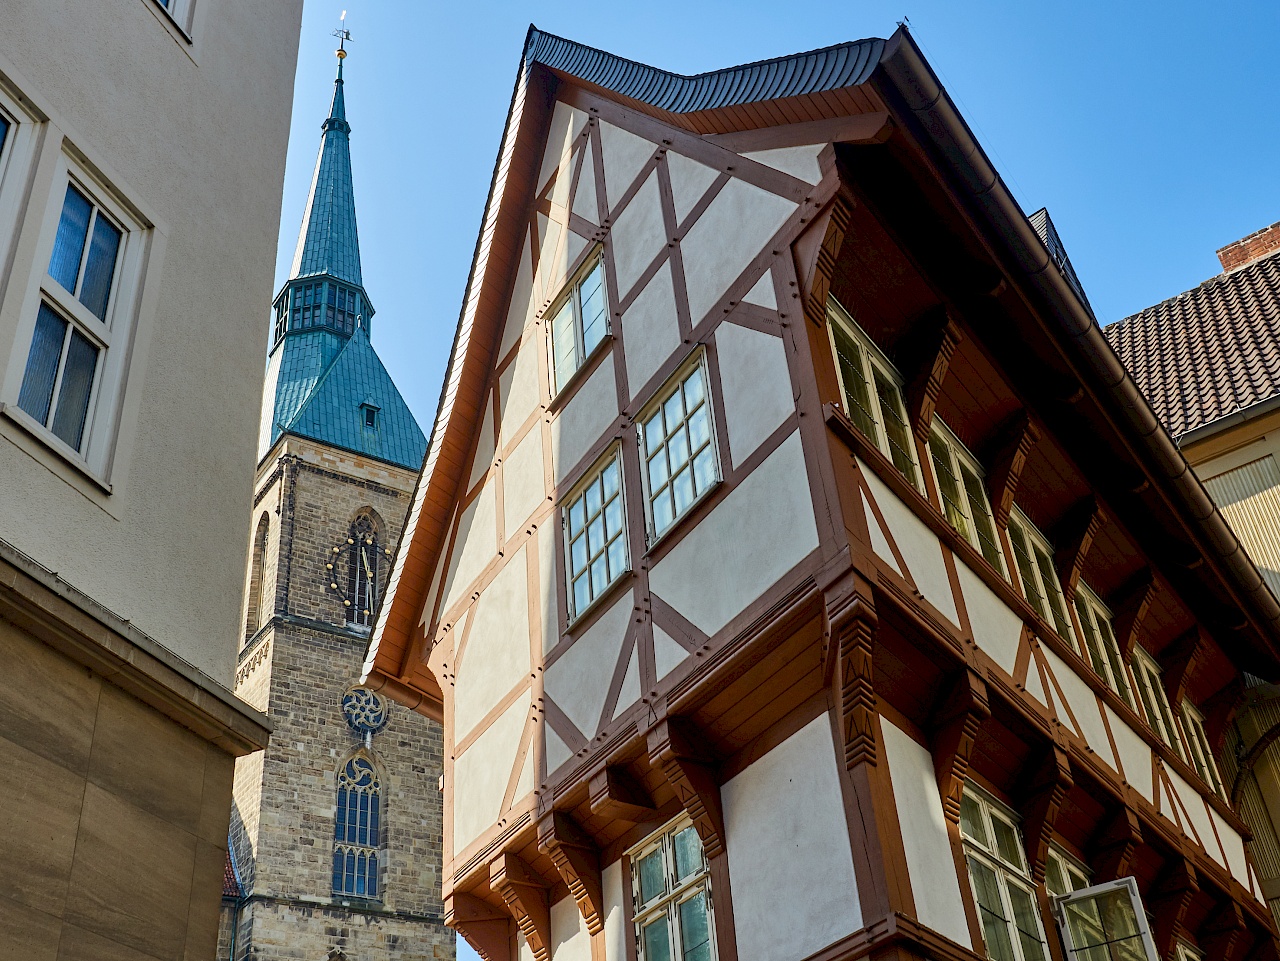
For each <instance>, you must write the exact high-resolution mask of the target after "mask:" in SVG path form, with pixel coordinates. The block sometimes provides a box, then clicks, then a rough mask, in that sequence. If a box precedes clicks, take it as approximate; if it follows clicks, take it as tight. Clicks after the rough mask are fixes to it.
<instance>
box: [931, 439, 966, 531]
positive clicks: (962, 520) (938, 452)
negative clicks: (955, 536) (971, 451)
mask: <svg viewBox="0 0 1280 961" xmlns="http://www.w3.org/2000/svg"><path fill="white" fill-rule="evenodd" d="M929 456H930V457H931V458H932V460H933V476H934V477H936V478H937V480H938V493H939V494H941V495H942V512H943V513H944V514H946V515H947V521H948V522H949V523H950V524H951V526H952V527H954V528H955V529H956V530H957V531H959V532H960V536H961V537H963V538H964V539H965V540H969V539H970V533H969V521H968V518H966V517H965V512H964V507H963V506H962V505H961V503H960V480H959V478H957V477H956V475H955V472H954V471H953V470H952V469H951V451H950V449H949V448H948V447H947V442H946V441H944V440H943V439H942V438H941V437H939V436H938V435H937V434H933V435H931V436H930V437H929Z"/></svg>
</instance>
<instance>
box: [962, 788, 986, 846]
mask: <svg viewBox="0 0 1280 961" xmlns="http://www.w3.org/2000/svg"><path fill="white" fill-rule="evenodd" d="M960 832H961V833H962V834H963V835H964V836H965V837H967V838H972V839H973V840H975V841H977V842H978V843H979V844H981V845H982V846H983V847H989V846H990V844H991V842H990V841H988V840H987V829H986V827H985V825H984V823H983V817H982V805H980V804H979V803H978V802H977V801H976V800H975V799H974V798H973V797H972V796H970V795H968V794H966V795H965V796H964V797H963V798H961V800H960Z"/></svg>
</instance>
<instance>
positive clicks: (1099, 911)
mask: <svg viewBox="0 0 1280 961" xmlns="http://www.w3.org/2000/svg"><path fill="white" fill-rule="evenodd" d="M1066 917H1067V930H1068V931H1069V932H1070V934H1071V943H1072V947H1073V948H1075V953H1076V957H1077V958H1080V959H1086V961H1092V959H1094V958H1097V959H1098V961H1146V958H1147V955H1146V952H1145V950H1144V949H1143V944H1142V935H1141V934H1140V933H1139V929H1138V919H1137V917H1136V915H1135V914H1134V911H1133V905H1132V903H1131V902H1130V900H1129V895H1128V893H1127V892H1125V891H1124V890H1116V891H1110V892H1107V893H1105V894H1099V895H1097V896H1095V897H1092V898H1086V899H1083V900H1079V901H1072V902H1070V903H1068V904H1067V906H1066Z"/></svg>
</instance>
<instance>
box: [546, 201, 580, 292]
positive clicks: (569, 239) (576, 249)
mask: <svg viewBox="0 0 1280 961" xmlns="http://www.w3.org/2000/svg"><path fill="white" fill-rule="evenodd" d="M552 209H553V210H555V209H556V208H552ZM586 247H587V239H586V238H585V237H583V236H582V235H581V234H578V233H575V232H574V231H573V230H570V229H569V228H568V227H565V228H564V230H563V232H562V236H561V238H560V244H559V246H558V247H557V248H556V250H555V251H554V252H546V256H545V257H544V258H543V269H542V273H543V277H544V280H543V283H544V285H545V286H544V287H543V299H544V302H548V301H551V300H554V299H555V298H557V297H559V296H560V292H561V291H562V290H563V289H564V285H565V281H566V280H568V279H569V269H570V268H571V267H572V266H573V264H574V261H576V260H577V259H578V255H579V254H581V253H582V251H583V250H585V249H586Z"/></svg>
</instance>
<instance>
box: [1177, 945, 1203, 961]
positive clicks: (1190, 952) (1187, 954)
mask: <svg viewBox="0 0 1280 961" xmlns="http://www.w3.org/2000/svg"><path fill="white" fill-rule="evenodd" d="M1173 961H1204V953H1203V952H1202V951H1200V950H1199V949H1198V948H1193V947H1192V946H1191V945H1189V944H1187V942H1186V941H1179V942H1178V947H1177V949H1176V950H1175V951H1174V953H1173Z"/></svg>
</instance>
